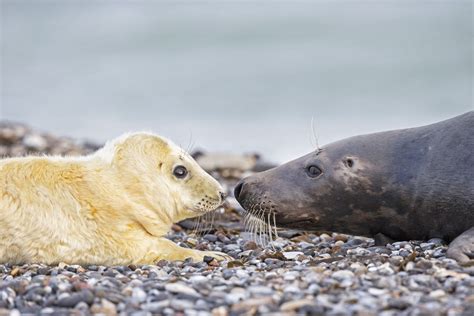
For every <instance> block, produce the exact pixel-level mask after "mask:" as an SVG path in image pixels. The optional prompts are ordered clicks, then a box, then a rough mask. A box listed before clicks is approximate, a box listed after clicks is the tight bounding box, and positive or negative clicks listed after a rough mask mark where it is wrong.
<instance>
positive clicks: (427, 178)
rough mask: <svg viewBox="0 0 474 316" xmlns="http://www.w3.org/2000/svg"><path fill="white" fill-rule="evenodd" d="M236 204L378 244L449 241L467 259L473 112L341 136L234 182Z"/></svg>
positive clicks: (470, 253)
mask: <svg viewBox="0 0 474 316" xmlns="http://www.w3.org/2000/svg"><path fill="white" fill-rule="evenodd" d="M235 196H236V198H237V200H238V201H239V202H240V204H241V205H242V206H243V207H244V208H245V209H246V210H247V211H249V212H251V213H254V214H266V215H271V217H274V218H275V220H276V224H277V225H278V226H283V227H289V228H296V229H302V230H325V231H334V232H341V233H347V234H354V235H362V236H371V237H374V236H378V237H380V236H382V237H384V238H383V239H385V240H425V239H429V238H443V239H444V240H447V241H453V240H454V241H453V242H452V243H451V245H450V247H449V250H448V256H450V257H452V258H455V259H457V260H459V261H463V262H464V261H468V260H469V259H471V258H472V257H474V229H473V227H474V111H471V112H468V113H466V114H463V115H460V116H457V117H455V118H452V119H449V120H446V121H442V122H439V123H435V124H432V125H428V126H422V127H417V128H409V129H402V130H394V131H387V132H381V133H374V134H368V135H361V136H355V137H351V138H347V139H344V140H341V141H338V142H335V143H332V144H329V145H327V146H324V147H323V148H321V149H318V150H317V151H315V152H312V153H310V154H308V155H306V156H303V157H301V158H298V159H296V160H294V161H291V162H289V163H287V164H284V165H282V166H279V167H277V168H275V169H271V170H268V171H265V172H262V173H258V174H256V175H253V176H251V177H249V178H246V179H244V180H243V181H242V182H240V183H239V184H238V185H237V187H236V189H235Z"/></svg>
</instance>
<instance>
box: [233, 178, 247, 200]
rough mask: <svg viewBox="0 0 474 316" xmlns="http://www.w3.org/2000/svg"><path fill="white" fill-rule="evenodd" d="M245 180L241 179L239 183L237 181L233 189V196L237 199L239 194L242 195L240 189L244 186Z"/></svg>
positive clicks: (239, 196)
mask: <svg viewBox="0 0 474 316" xmlns="http://www.w3.org/2000/svg"><path fill="white" fill-rule="evenodd" d="M244 185H245V181H244V180H242V181H240V182H239V183H237V185H236V187H235V189H234V196H235V198H236V199H237V201H240V198H241V195H242V190H243V188H244Z"/></svg>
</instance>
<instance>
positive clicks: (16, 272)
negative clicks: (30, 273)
mask: <svg viewBox="0 0 474 316" xmlns="http://www.w3.org/2000/svg"><path fill="white" fill-rule="evenodd" d="M20 274H21V270H20V268H19V267H15V268H13V270H12V271H11V272H10V275H11V276H17V275H20Z"/></svg>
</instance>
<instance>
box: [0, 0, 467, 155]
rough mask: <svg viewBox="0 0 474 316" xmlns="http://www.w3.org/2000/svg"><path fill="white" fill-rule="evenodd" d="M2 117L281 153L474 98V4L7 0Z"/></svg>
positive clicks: (453, 108) (433, 115)
mask: <svg viewBox="0 0 474 316" xmlns="http://www.w3.org/2000/svg"><path fill="white" fill-rule="evenodd" d="M1 9H2V15H1V35H2V43H1V48H2V50H1V52H2V53H1V57H2V60H1V79H2V83H1V103H0V117H1V118H6V119H10V120H16V121H22V122H26V123H28V124H31V125H33V126H35V127H37V128H40V129H42V130H46V131H50V132H53V133H57V134H62V135H69V136H73V137H79V138H88V139H93V140H98V141H103V140H105V139H108V138H111V137H115V136H117V135H119V134H121V133H122V132H125V131H129V130H153V131H155V132H158V133H160V134H163V135H165V136H167V137H169V138H171V139H173V140H175V141H176V142H177V143H178V144H181V145H182V146H183V147H188V145H190V143H194V144H195V145H194V147H195V148H205V149H207V150H213V151H231V152H255V151H257V152H261V153H263V154H264V155H265V156H267V157H268V158H269V159H270V160H274V161H276V162H281V161H285V160H289V159H291V158H294V157H297V156H299V155H301V154H304V153H306V152H309V151H310V150H312V149H313V148H314V146H315V145H314V142H312V141H311V136H312V132H311V120H312V119H311V118H312V117H314V120H315V127H316V131H317V134H318V136H319V142H320V144H325V143H328V142H331V141H334V140H337V139H339V138H343V137H347V136H350V135H354V134H360V133H368V132H373V131H378V130H384V129H392V128H402V127H409V126H416V125H421V124H426V123H430V122H434V121H437V120H441V119H445V118H448V117H451V116H454V115H457V114H461V113H463V112H466V111H468V110H472V109H473V104H474V102H473V98H472V89H473V84H472V70H473V68H472V58H473V51H472V36H473V33H472V3H471V2H470V1H450V2H447V1H446V2H429V1H418V2H415V1H393V2H392V1H384V2H383V3H382V2H376V1H335V2H334V1H327V2H326V1H324V2H322V1H314V2H297V3H296V2H294V1H289V2H269V1H267V2H258V3H256V2H243V1H206V2H185V1H180V2H158V1H154V2H151V1H150V2H135V3H132V2H124V1H121V2H114V3H111V2H105V1H86V2H79V1H5V0H4V1H1Z"/></svg>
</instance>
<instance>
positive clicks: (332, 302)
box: [0, 122, 474, 316]
mask: <svg viewBox="0 0 474 316" xmlns="http://www.w3.org/2000/svg"><path fill="white" fill-rule="evenodd" d="M99 147H100V144H94V143H90V142H82V141H77V140H73V139H69V138H64V137H58V136H55V135H50V134H47V133H42V132H38V131H36V130H34V129H31V128H30V127H27V126H24V125H22V124H17V123H12V122H0V156H1V157H15V156H22V155H25V154H52V155H80V154H88V153H91V152H93V151H94V150H96V149H97V148H99ZM201 155H202V153H201V154H200V156H201ZM204 155H206V154H204ZM212 157H213V156H212V155H208V156H207V161H209V158H212ZM215 157H216V158H215V159H222V155H221V156H215ZM217 157H219V158H217ZM256 157H257V156H255V159H256V160H257V158H256ZM258 159H261V158H258ZM232 161H238V159H236V158H235V157H232ZM243 161H244V162H245V163H242V164H238V163H236V164H234V165H235V166H236V167H235V168H233V167H232V166H230V167H229V164H228V163H227V164H226V163H225V162H220V161H215V163H214V164H213V165H214V166H217V167H215V170H209V172H210V173H211V174H212V175H213V176H214V177H216V178H217V179H218V180H219V181H220V182H221V183H222V184H223V185H224V187H226V188H227V190H228V193H229V197H228V198H227V201H226V203H225V204H224V208H223V209H220V210H218V211H216V213H215V214H213V216H207V217H205V218H201V219H191V220H186V221H184V222H181V223H177V224H176V225H174V226H173V228H172V230H171V231H170V233H169V235H168V238H169V239H171V240H173V241H174V242H176V243H177V244H179V245H181V246H182V247H190V248H196V249H200V250H215V251H222V252H225V253H227V254H229V255H230V256H231V257H232V258H234V259H233V260H231V261H225V262H217V261H216V260H214V259H213V258H210V257H209V258H207V257H206V258H205V259H204V261H202V262H192V261H183V262H167V261H160V262H157V263H156V265H147V266H133V265H130V266H113V267H105V266H78V265H68V264H66V263H60V264H59V265H57V266H46V265H42V264H26V265H22V266H17V265H10V264H8V263H2V264H0V315H189V316H192V315H203V316H204V315H213V316H227V315H430V316H434V315H474V266H470V265H466V266H461V265H459V264H458V263H457V262H456V261H454V260H451V259H448V258H446V256H445V254H446V249H447V245H446V244H445V242H444V241H443V240H440V239H432V240H428V241H400V242H395V243H392V244H387V245H386V246H384V247H380V246H375V245H374V241H373V239H370V238H364V237H359V236H350V235H344V234H337V233H331V232H298V231H290V230H281V229H279V230H278V236H274V237H273V238H272V239H269V238H268V236H255V235H254V234H252V233H251V232H249V231H247V230H246V228H245V227H244V225H243V221H242V218H243V217H242V215H243V210H242V209H241V208H240V207H239V205H238V203H237V202H236V200H235V199H234V198H233V196H232V189H233V186H234V185H235V184H236V183H237V182H238V180H239V179H240V178H241V177H243V176H246V175H249V174H251V173H252V172H255V171H257V170H260V169H261V168H264V167H267V166H270V164H268V163H266V162H265V161H255V162H254V163H248V161H249V160H248V157H244V158H243ZM198 162H199V159H198ZM219 166H226V168H219ZM242 166H244V167H242ZM213 168H214V167H213Z"/></svg>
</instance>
